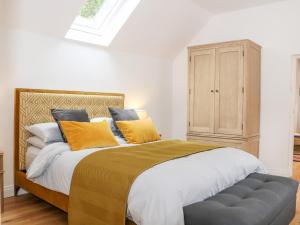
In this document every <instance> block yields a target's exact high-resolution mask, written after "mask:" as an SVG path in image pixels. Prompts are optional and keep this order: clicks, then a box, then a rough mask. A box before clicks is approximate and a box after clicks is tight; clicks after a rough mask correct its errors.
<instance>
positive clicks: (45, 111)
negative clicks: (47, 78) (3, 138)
mask: <svg viewBox="0 0 300 225" xmlns="http://www.w3.org/2000/svg"><path fill="white" fill-rule="evenodd" d="M124 98H125V96H124V95H123V94H118V93H95V92H78V91H54V90H36V89H16V96H15V170H16V171H18V170H24V169H25V153H26V148H27V143H26V140H27V138H28V137H29V136H30V134H29V132H28V131H26V130H25V126H28V125H32V124H36V123H45V122H50V121H53V118H52V116H51V113H50V109H53V108H57V109H86V110H87V112H88V114H89V116H90V118H95V117H100V116H106V117H110V114H109V112H108V107H109V106H111V107H118V108H124Z"/></svg>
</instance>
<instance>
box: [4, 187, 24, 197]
mask: <svg viewBox="0 0 300 225" xmlns="http://www.w3.org/2000/svg"><path fill="white" fill-rule="evenodd" d="M14 193H15V191H14V185H8V186H5V187H4V198H9V197H12V196H14V195H15V194H14ZM27 193H28V192H27V191H25V190H23V189H20V190H19V192H18V195H24V194H27Z"/></svg>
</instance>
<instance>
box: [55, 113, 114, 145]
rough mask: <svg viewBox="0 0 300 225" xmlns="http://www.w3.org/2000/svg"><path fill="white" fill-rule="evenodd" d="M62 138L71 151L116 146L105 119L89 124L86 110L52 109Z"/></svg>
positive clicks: (109, 126) (109, 125)
mask: <svg viewBox="0 0 300 225" xmlns="http://www.w3.org/2000/svg"><path fill="white" fill-rule="evenodd" d="M51 113H52V116H53V118H54V119H55V121H56V122H57V124H58V125H59V128H60V131H61V134H62V137H63V139H64V141H65V142H68V144H69V145H70V148H71V150H73V151H78V150H82V149H89V148H102V147H113V146H118V145H119V143H118V141H117V140H116V138H115V137H114V134H113V132H112V129H111V124H110V123H109V121H107V120H105V119H99V122H97V121H94V122H92V123H91V121H90V119H89V117H88V114H87V112H86V110H84V109H83V110H62V109H52V110H51Z"/></svg>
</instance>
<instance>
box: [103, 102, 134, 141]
mask: <svg viewBox="0 0 300 225" xmlns="http://www.w3.org/2000/svg"><path fill="white" fill-rule="evenodd" d="M108 110H109V112H110V114H111V117H112V118H113V120H114V126H115V127H116V128H117V129H116V131H115V132H114V133H115V135H119V136H121V137H123V135H122V134H121V132H120V130H119V128H118V126H117V125H116V121H128V120H139V117H138V115H137V113H136V111H135V110H134V109H118V108H111V107H109V108H108Z"/></svg>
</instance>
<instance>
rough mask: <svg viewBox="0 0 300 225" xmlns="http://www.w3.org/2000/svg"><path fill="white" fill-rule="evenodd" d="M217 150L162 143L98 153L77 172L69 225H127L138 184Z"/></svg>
mask: <svg viewBox="0 0 300 225" xmlns="http://www.w3.org/2000/svg"><path fill="white" fill-rule="evenodd" d="M215 148H217V147H216V146H204V145H200V144H196V143H192V142H185V141H177V140H175V141H162V142H156V143H151V144H143V145H137V146H130V147H120V148H116V149H110V150H103V151H98V152H95V153H93V154H91V155H89V156H87V157H85V158H84V159H82V160H81V162H80V163H79V164H78V165H77V167H76V168H75V171H74V174H73V178H72V185H71V191H70V197H69V210H68V212H69V225H125V224H126V210H127V198H128V194H129V191H130V188H131V185H132V184H133V182H134V180H135V179H136V178H137V177H138V176H139V175H140V174H141V173H143V172H144V171H146V170H147V169H149V168H151V167H153V166H155V165H157V164H161V163H163V162H166V161H169V160H173V159H176V158H180V157H184V156H188V155H192V154H195V153H199V152H203V151H208V150H212V149H215Z"/></svg>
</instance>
